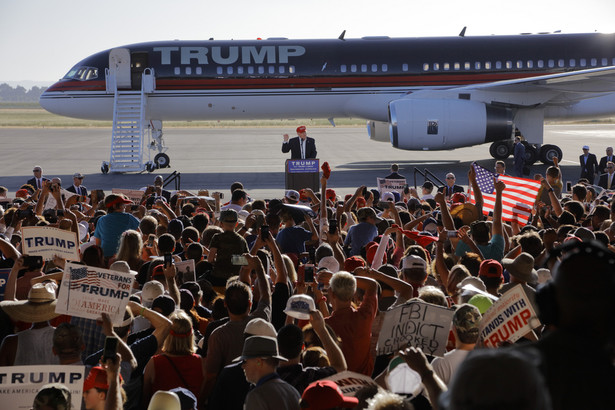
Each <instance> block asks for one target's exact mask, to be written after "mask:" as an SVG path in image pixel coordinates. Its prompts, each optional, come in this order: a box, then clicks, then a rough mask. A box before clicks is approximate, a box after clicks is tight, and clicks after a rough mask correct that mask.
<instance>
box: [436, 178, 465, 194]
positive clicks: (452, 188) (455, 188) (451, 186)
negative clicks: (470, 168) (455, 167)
mask: <svg viewBox="0 0 615 410" xmlns="http://www.w3.org/2000/svg"><path fill="white" fill-rule="evenodd" d="M455 181H456V179H455V174H453V173H452V172H449V173H448V174H446V185H445V186H441V187H440V188H438V192H443V193H444V196H446V197H447V198H450V197H451V195H453V194H454V193H456V192H464V189H463V187H462V186H460V185H455Z"/></svg>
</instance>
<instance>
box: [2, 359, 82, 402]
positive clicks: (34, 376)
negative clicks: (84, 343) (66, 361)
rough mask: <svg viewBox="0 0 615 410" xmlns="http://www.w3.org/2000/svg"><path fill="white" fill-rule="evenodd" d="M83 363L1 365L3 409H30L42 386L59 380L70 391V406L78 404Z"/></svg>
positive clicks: (80, 393) (80, 396) (80, 394)
mask: <svg viewBox="0 0 615 410" xmlns="http://www.w3.org/2000/svg"><path fill="white" fill-rule="evenodd" d="M84 370H85V367H84V366H69V365H36V366H10V367H0V403H2V406H1V407H2V408H3V409H11V410H20V409H28V410H29V409H31V408H32V404H33V403H34V398H35V397H36V394H37V393H38V392H39V390H40V389H41V387H43V386H44V385H45V384H50V383H61V384H63V385H64V386H66V387H67V388H68V390H69V391H70V394H71V402H72V408H73V409H80V408H81V398H82V393H83V381H84V380H85V376H84Z"/></svg>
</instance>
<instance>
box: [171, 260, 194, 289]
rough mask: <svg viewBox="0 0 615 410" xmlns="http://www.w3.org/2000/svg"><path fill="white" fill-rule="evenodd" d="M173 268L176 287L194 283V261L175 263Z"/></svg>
mask: <svg viewBox="0 0 615 410" xmlns="http://www.w3.org/2000/svg"><path fill="white" fill-rule="evenodd" d="M175 268H177V276H176V279H177V284H178V285H183V284H184V283H186V282H196V274H195V269H194V259H188V260H185V261H181V262H175Z"/></svg>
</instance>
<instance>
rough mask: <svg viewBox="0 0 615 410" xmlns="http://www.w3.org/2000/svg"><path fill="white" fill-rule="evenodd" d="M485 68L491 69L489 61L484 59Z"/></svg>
mask: <svg viewBox="0 0 615 410" xmlns="http://www.w3.org/2000/svg"><path fill="white" fill-rule="evenodd" d="M485 68H486V69H487V70H491V61H485Z"/></svg>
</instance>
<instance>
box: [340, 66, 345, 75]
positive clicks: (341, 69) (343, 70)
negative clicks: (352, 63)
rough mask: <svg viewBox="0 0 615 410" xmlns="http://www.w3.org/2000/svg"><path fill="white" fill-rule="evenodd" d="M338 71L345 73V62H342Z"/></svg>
mask: <svg viewBox="0 0 615 410" xmlns="http://www.w3.org/2000/svg"><path fill="white" fill-rule="evenodd" d="M340 71H341V72H342V73H345V72H346V64H342V65H341V66H340Z"/></svg>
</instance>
